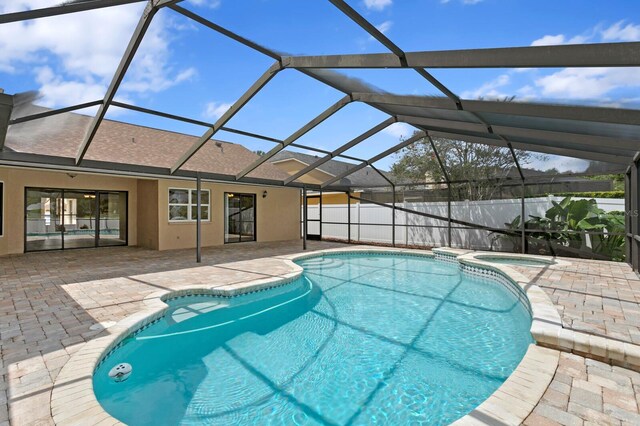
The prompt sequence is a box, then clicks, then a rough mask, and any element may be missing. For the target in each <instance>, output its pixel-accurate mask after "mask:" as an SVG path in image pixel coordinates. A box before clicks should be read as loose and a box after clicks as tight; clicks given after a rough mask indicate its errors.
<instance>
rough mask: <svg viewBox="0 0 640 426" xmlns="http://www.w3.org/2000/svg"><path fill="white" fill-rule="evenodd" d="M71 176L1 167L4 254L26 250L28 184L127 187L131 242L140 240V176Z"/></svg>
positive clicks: (0, 239)
mask: <svg viewBox="0 0 640 426" xmlns="http://www.w3.org/2000/svg"><path fill="white" fill-rule="evenodd" d="M73 175H75V177H73V178H72V177H71V176H69V174H67V173H65V172H55V171H43V170H34V169H26V168H17V167H0V181H2V182H4V234H3V236H2V237H0V256H1V255H6V254H15V253H23V252H24V209H25V206H24V202H25V199H24V191H25V188H27V187H35V188H56V189H57V188H60V189H89V190H108V191H127V192H128V195H129V197H128V198H129V199H128V204H127V206H128V207H127V208H128V225H127V226H128V236H129V245H136V244H137V232H136V229H137V222H138V220H137V205H138V203H137V192H138V185H137V180H136V179H132V178H124V177H115V176H108V175H94V174H86V173H78V174H75V173H74V174H73Z"/></svg>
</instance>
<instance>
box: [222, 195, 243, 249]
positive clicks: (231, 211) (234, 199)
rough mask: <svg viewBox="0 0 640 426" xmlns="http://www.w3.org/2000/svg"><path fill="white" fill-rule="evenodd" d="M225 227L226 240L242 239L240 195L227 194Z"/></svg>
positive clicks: (235, 240)
mask: <svg viewBox="0 0 640 426" xmlns="http://www.w3.org/2000/svg"><path fill="white" fill-rule="evenodd" d="M225 219H226V222H227V226H226V227H225V228H226V229H225V233H224V242H225V243H237V242H239V241H240V223H241V222H240V196H239V195H236V194H225Z"/></svg>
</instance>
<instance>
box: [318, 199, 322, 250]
mask: <svg viewBox="0 0 640 426" xmlns="http://www.w3.org/2000/svg"><path fill="white" fill-rule="evenodd" d="M318 204H319V206H320V207H319V208H320V211H319V212H318V215H319V216H320V222H319V223H318V226H319V228H320V241H322V188H320V199H319V201H318Z"/></svg>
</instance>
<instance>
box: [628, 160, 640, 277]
mask: <svg viewBox="0 0 640 426" xmlns="http://www.w3.org/2000/svg"><path fill="white" fill-rule="evenodd" d="M639 157H640V156H639V155H636V157H635V158H634V159H633V160H634V161H633V164H632V165H631V182H630V185H629V187H630V188H629V189H630V191H629V193H630V196H631V211H630V212H629V213H630V214H629V220H630V221H631V234H632V240H631V266H632V267H633V270H634V271H638V269H639V268H640V256H638V255H639V254H640V241H638V239H639V238H640V237H638V233H640V226H639V225H640V222H639V220H638V214H637V213H638V209H640V203H639V202H638V195H640V194H638V190H639V189H640V185H639V181H640V173H638V161H639V159H640V158H639Z"/></svg>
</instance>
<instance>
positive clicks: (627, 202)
mask: <svg viewBox="0 0 640 426" xmlns="http://www.w3.org/2000/svg"><path fill="white" fill-rule="evenodd" d="M631 191H632V189H631V167H627V171H626V173H625V174H624V211H625V213H626V216H625V220H624V231H625V243H626V244H625V259H626V260H627V263H628V264H629V265H631V262H632V256H633V255H634V253H633V251H632V250H631V245H632V244H633V232H632V231H631V221H632V220H633V215H632V208H631Z"/></svg>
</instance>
